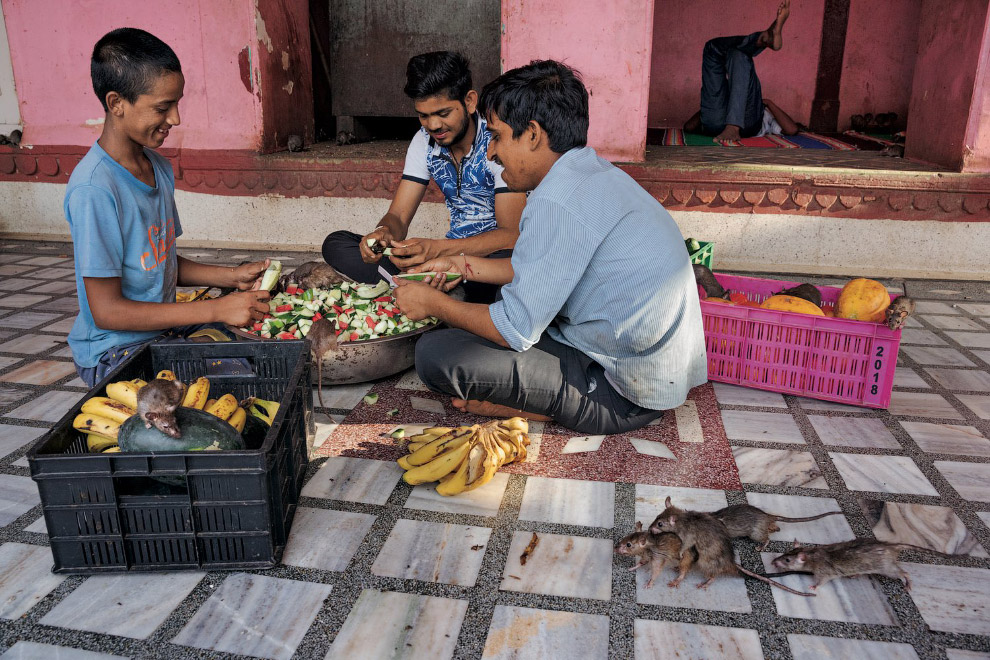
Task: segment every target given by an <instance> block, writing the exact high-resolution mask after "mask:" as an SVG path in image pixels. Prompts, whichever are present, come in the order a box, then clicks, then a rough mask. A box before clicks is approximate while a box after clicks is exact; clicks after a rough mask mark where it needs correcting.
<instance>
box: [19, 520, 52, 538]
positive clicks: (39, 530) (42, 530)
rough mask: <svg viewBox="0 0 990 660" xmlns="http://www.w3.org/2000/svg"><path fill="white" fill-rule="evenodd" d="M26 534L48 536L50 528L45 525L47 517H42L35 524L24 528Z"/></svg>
mask: <svg viewBox="0 0 990 660" xmlns="http://www.w3.org/2000/svg"><path fill="white" fill-rule="evenodd" d="M24 531H25V532H32V533H34V534H46V535H47V534H48V526H47V525H46V524H45V517H44V516H41V517H40V518H38V519H37V520H35V521H34V522H33V523H31V524H30V525H28V526H27V527H25V528H24Z"/></svg>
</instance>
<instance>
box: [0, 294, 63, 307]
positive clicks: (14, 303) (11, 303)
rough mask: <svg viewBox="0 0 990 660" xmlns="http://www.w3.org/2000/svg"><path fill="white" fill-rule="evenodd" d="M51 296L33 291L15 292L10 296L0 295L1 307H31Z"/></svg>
mask: <svg viewBox="0 0 990 660" xmlns="http://www.w3.org/2000/svg"><path fill="white" fill-rule="evenodd" d="M49 298H51V296H39V295H35V294H32V293H14V294H11V295H9V296H0V307H13V308H14V309H22V308H24V307H30V306H31V305H37V304H38V303H40V302H42V301H45V300H48V299H49Z"/></svg>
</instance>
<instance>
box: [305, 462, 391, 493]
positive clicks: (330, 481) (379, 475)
mask: <svg viewBox="0 0 990 660" xmlns="http://www.w3.org/2000/svg"><path fill="white" fill-rule="evenodd" d="M401 476H402V468H400V467H399V466H398V465H397V464H395V463H393V462H392V461H375V460H371V459H368V458H351V457H347V456H337V457H332V458H329V459H327V462H326V463H324V464H323V466H322V467H321V468H320V469H319V470H317V471H316V474H314V475H313V478H312V479H310V480H309V483H307V484H306V485H305V486H303V489H302V495H303V497H322V498H325V499H328V500H344V501H347V502H363V503H364V504H385V502H386V501H387V500H388V497H389V495H391V494H392V489H393V488H394V487H395V484H396V483H398V481H399V478H400V477H401Z"/></svg>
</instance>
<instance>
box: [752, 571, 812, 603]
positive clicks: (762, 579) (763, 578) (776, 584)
mask: <svg viewBox="0 0 990 660" xmlns="http://www.w3.org/2000/svg"><path fill="white" fill-rule="evenodd" d="M736 568H737V569H739V572H740V573H743V574H745V575H748V576H749V577H753V578H756V579H757V580H759V581H760V582H766V583H767V584H769V585H772V586H774V587H778V588H780V589H783V590H784V591H786V592H788V593H792V594H796V595H798V596H808V597H814V596H817V595H818V594H809V593H807V592H804V591H798V590H797V589H791V588H790V587H788V586H786V585H783V584H781V583H780V582H774V581H773V580H771V579H770V578H768V577H766V576H764V575H760V574H758V573H754V572H752V571H747V570H746V569H745V568H743V567H742V566H740V565H739V564H736Z"/></svg>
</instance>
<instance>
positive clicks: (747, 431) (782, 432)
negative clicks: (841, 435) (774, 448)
mask: <svg viewBox="0 0 990 660" xmlns="http://www.w3.org/2000/svg"><path fill="white" fill-rule="evenodd" d="M722 423H723V424H725V434H726V436H728V438H729V440H730V441H731V440H757V441H762V442H783V443H797V444H804V437H803V436H802V435H801V431H800V429H798V426H797V423H796V422H795V421H794V418H793V417H791V416H790V415H789V414H781V413H768V412H750V411H745V410H723V411H722Z"/></svg>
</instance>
